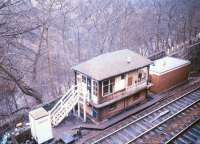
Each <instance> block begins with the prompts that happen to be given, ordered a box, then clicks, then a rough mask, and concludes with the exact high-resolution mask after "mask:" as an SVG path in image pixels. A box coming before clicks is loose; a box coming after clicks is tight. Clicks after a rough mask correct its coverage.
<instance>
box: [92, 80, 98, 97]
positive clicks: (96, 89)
mask: <svg viewBox="0 0 200 144" xmlns="http://www.w3.org/2000/svg"><path fill="white" fill-rule="evenodd" d="M93 95H95V96H97V95H98V83H97V82H96V81H93Z"/></svg>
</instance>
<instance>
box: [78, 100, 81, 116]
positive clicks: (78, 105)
mask: <svg viewBox="0 0 200 144" xmlns="http://www.w3.org/2000/svg"><path fill="white" fill-rule="evenodd" d="M80 116H81V114H80V101H79V102H78V117H80Z"/></svg>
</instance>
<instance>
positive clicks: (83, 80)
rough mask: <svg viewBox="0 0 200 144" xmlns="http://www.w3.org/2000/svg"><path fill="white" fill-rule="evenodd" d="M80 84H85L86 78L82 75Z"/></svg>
mask: <svg viewBox="0 0 200 144" xmlns="http://www.w3.org/2000/svg"><path fill="white" fill-rule="evenodd" d="M82 82H83V83H86V77H85V76H83V75H82Z"/></svg>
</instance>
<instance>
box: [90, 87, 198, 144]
mask: <svg viewBox="0 0 200 144" xmlns="http://www.w3.org/2000/svg"><path fill="white" fill-rule="evenodd" d="M198 89H199V88H196V89H194V90H192V91H190V92H187V93H186V94H184V95H182V96H181V97H179V98H176V99H174V100H173V101H171V102H168V103H166V104H165V105H163V106H161V107H159V108H157V109H155V110H154V111H152V112H150V113H148V114H146V115H144V116H142V117H140V118H139V119H137V120H135V121H133V122H131V123H128V124H126V125H125V126H123V127H121V128H119V129H117V130H115V131H113V132H112V133H110V134H108V135H106V136H104V137H102V138H100V139H98V140H96V141H95V142H93V144H96V143H101V142H102V141H104V140H106V139H107V138H109V137H112V136H114V135H115V134H117V133H119V132H120V131H122V130H124V129H125V128H127V127H129V126H131V125H133V124H136V123H138V122H139V121H142V120H143V119H144V118H146V117H148V116H151V115H152V114H153V113H155V112H157V111H159V110H161V109H163V108H165V107H167V106H169V105H170V104H172V103H174V102H176V101H178V100H181V99H182V98H184V97H186V96H188V95H190V94H191V95H192V93H194V92H195V91H197V90H198ZM197 101H198V102H199V98H198V100H197ZM197 101H195V102H193V103H192V104H194V103H196V102H197ZM190 106H191V105H189V106H187V107H186V108H188V107H190ZM182 110H183V109H182ZM180 112H181V111H179V113H180ZM177 114H178V113H177ZM173 116H175V114H173V115H172V116H170V117H168V118H167V119H168V120H169V119H170V118H172V117H173ZM160 124H161V123H159V124H157V125H154V126H153V128H155V127H156V126H158V125H160ZM151 129H152V128H151ZM147 130H150V129H147ZM147 130H145V131H142V133H140V135H139V136H142V135H143V134H144V132H147ZM139 136H137V138H138V137H139ZM135 138H136V137H135ZM135 138H134V139H135ZM134 139H131V141H133V140H134ZM128 143H130V142H128Z"/></svg>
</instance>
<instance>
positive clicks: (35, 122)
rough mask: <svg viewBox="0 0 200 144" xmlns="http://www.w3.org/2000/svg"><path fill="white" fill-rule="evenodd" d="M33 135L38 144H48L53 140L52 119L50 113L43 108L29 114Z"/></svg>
mask: <svg viewBox="0 0 200 144" xmlns="http://www.w3.org/2000/svg"><path fill="white" fill-rule="evenodd" d="M29 121H30V127H31V135H32V136H33V138H34V139H35V141H36V142H37V143H38V144H41V143H44V142H47V141H49V140H51V139H52V138H53V132H52V127H51V119H50V116H49V113H48V112H47V111H46V110H45V109H44V108H43V107H40V108H37V109H34V110H32V111H30V112H29Z"/></svg>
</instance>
